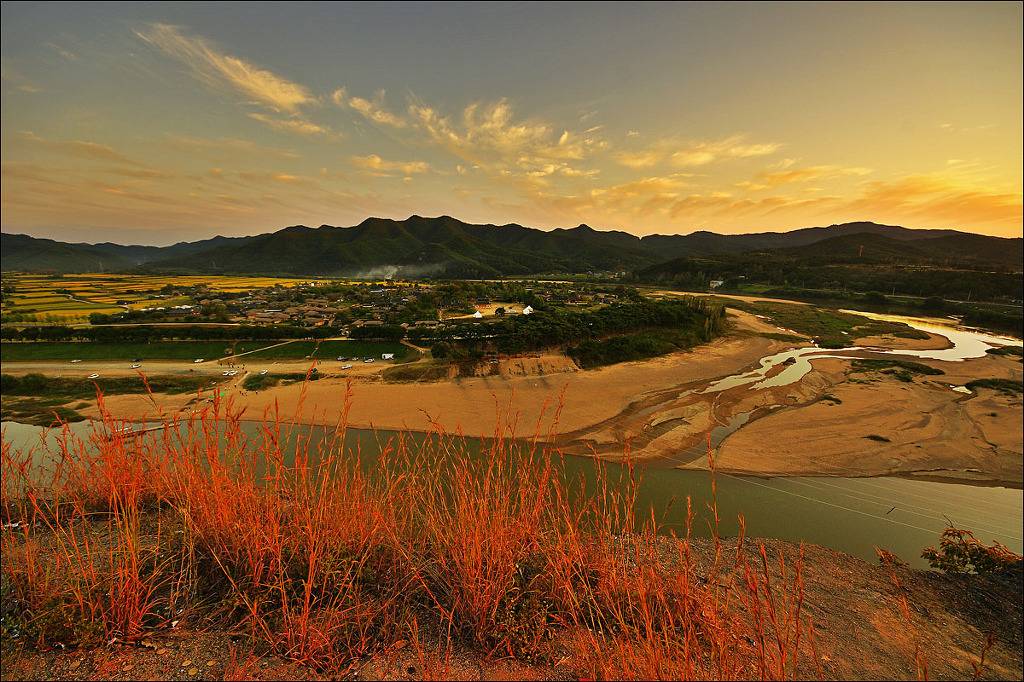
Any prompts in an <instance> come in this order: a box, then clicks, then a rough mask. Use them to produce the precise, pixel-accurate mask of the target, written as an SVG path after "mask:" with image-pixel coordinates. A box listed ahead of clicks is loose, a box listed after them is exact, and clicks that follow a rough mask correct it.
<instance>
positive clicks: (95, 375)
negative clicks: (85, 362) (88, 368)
mask: <svg viewBox="0 0 1024 682" xmlns="http://www.w3.org/2000/svg"><path fill="white" fill-rule="evenodd" d="M89 378H90V379H99V378H100V375H99V374H97V373H96V372H93V373H92V374H90V375H89Z"/></svg>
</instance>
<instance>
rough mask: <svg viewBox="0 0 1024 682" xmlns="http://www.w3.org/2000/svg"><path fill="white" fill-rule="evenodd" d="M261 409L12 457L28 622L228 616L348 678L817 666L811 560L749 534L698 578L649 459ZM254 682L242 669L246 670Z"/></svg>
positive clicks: (7, 476)
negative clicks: (359, 432)
mask: <svg viewBox="0 0 1024 682" xmlns="http://www.w3.org/2000/svg"><path fill="white" fill-rule="evenodd" d="M349 399H350V396H345V400H346V403H347V402H348V401H349ZM240 416H241V415H240V414H238V413H235V412H233V411H232V410H231V407H230V405H223V404H221V403H220V402H218V401H214V403H213V404H212V405H211V406H210V407H209V408H207V409H206V410H204V411H202V412H200V413H198V414H196V415H194V416H192V417H190V418H188V419H184V420H178V419H168V420H167V422H166V423H165V424H164V426H163V428H162V429H160V430H157V431H153V432H150V433H147V434H145V435H128V434H124V433H122V432H120V431H119V428H120V427H122V426H124V425H122V424H119V423H117V422H116V421H114V420H113V419H112V418H110V417H109V416H108V417H106V418H105V419H104V421H103V423H102V424H98V425H97V426H96V428H95V429H94V433H93V434H92V435H91V436H90V437H89V438H87V439H79V438H75V437H72V436H71V434H70V433H69V432H68V431H67V430H66V429H65V430H64V431H63V432H62V433H61V436H60V439H59V445H58V447H57V454H56V456H55V457H53V458H52V459H49V460H46V461H40V460H35V459H33V455H32V454H31V453H19V452H14V451H12V449H11V448H10V447H9V445H8V444H7V443H4V445H3V456H2V473H3V499H2V512H3V517H4V520H5V521H6V522H14V521H17V522H19V524H20V525H19V527H18V528H17V529H15V530H13V531H11V530H8V531H4V532H3V533H2V549H3V563H2V566H3V571H4V573H5V575H6V578H7V580H8V582H9V584H10V586H11V591H12V594H13V596H14V598H15V600H16V601H17V603H18V604H19V605H21V606H22V607H23V608H24V609H25V611H24V613H25V614H26V615H25V616H24V618H23V619H22V621H21V622H20V623H19V624H18V627H19V628H20V629H21V630H22V631H23V632H24V633H26V634H28V635H30V636H32V637H33V638H34V639H35V640H36V641H39V642H41V643H49V644H53V643H55V642H58V641H59V642H67V643H70V642H72V641H77V642H83V643H89V642H91V641H97V642H98V641H100V640H101V638H102V640H103V641H110V640H111V639H114V638H117V639H120V640H125V641H134V640H138V639H139V638H141V637H142V636H143V635H144V634H146V633H147V632H151V631H154V630H160V629H163V628H168V627H171V626H172V623H176V622H178V621H183V622H185V623H189V624H191V625H193V626H196V627H199V626H202V625H203V624H219V625H221V626H223V625H227V626H229V627H232V628H234V629H236V630H238V631H241V632H246V633H248V634H249V635H250V636H251V637H252V639H253V641H254V642H256V643H259V644H261V645H263V646H265V647H267V648H269V649H271V650H273V651H275V652H277V653H278V654H279V655H281V656H284V657H287V658H289V659H291V660H295V661H299V662H303V663H306V664H309V665H311V666H314V667H316V668H318V669H321V670H324V671H327V672H329V673H331V674H345V673H347V672H349V671H351V670H353V669H354V667H355V666H357V665H359V664H360V663H361V662H362V661H363V660H364V659H366V658H367V657H368V656H373V655H375V654H386V653H388V652H391V651H394V650H395V649H397V648H400V647H403V646H405V645H406V643H407V640H408V642H411V646H412V652H413V653H414V655H415V656H416V658H417V660H418V662H419V666H418V671H417V674H419V675H420V676H422V677H424V678H428V679H429V678H442V677H445V676H447V675H448V674H449V670H450V656H451V652H452V648H453V646H464V647H469V648H472V649H476V650H478V651H482V652H483V653H485V654H487V655H489V656H512V657H517V658H521V659H524V660H539V661H545V660H548V662H550V661H551V660H552V659H551V658H549V657H552V656H554V655H555V654H553V653H552V651H554V650H555V649H559V648H560V650H561V651H562V652H565V651H568V652H569V655H568V659H567V660H568V661H569V663H570V664H571V665H572V666H573V669H574V670H576V671H577V674H578V675H580V676H582V677H586V678H591V679H611V678H632V679H701V678H716V679H745V678H749V677H759V678H763V679H783V678H788V677H793V676H796V675H797V674H798V673H800V674H804V675H806V674H808V673H809V672H810V674H813V671H814V670H817V671H818V672H819V674H820V668H811V669H810V670H808V669H807V668H806V666H816V665H817V656H816V654H814V653H813V651H814V642H813V633H812V632H811V631H810V630H809V625H808V623H809V619H807V618H806V617H805V616H804V615H803V614H802V610H801V609H802V604H803V580H802V556H800V557H797V558H796V560H795V561H789V562H787V559H786V558H785V557H784V556H782V555H781V554H780V555H778V556H777V557H772V558H769V556H768V554H767V552H766V551H765V549H764V547H759V548H757V552H755V553H753V554H752V553H751V551H748V550H747V549H745V548H744V542H743V539H742V533H741V538H740V541H739V543H738V547H737V550H736V552H735V555H733V556H729V557H726V556H725V554H724V552H723V551H722V545H721V543H720V542H718V539H717V536H716V537H715V543H716V551H715V554H714V559H713V560H712V562H711V564H710V565H706V566H699V565H698V561H697V560H696V559H695V553H694V552H693V547H692V542H693V541H692V540H691V538H690V532H689V524H688V530H687V533H686V535H685V536H684V537H676V536H674V535H666V534H664V533H663V532H662V529H661V528H660V527H659V524H658V522H657V520H656V515H655V514H654V510H648V511H647V512H645V513H643V514H642V515H639V516H638V515H637V514H636V493H637V486H638V480H637V479H638V477H637V474H636V471H635V470H634V469H633V467H632V466H631V465H630V464H629V463H628V462H627V465H626V466H625V467H624V468H623V469H621V472H622V475H621V478H620V479H615V478H614V477H613V475H612V474H611V472H610V470H609V469H608V468H606V467H603V466H601V465H600V464H598V465H597V471H598V475H597V480H596V482H591V484H590V485H588V486H585V485H584V483H583V482H582V481H576V480H571V479H569V478H568V477H567V476H566V475H565V473H564V471H563V470H562V467H561V461H562V460H561V455H560V453H558V452H557V450H554V449H552V448H551V447H550V446H547V445H544V444H543V443H541V442H540V441H539V440H538V439H533V440H532V441H530V442H525V443H524V442H522V441H515V440H512V439H511V438H509V437H508V433H510V432H511V431H512V429H511V428H510V426H511V425H509V424H502V423H499V425H498V427H497V428H496V430H495V434H494V438H492V439H490V440H488V441H487V444H486V446H485V448H484V451H483V452H482V453H474V452H471V449H470V447H469V445H468V444H467V441H465V440H463V439H461V438H459V437H456V436H450V435H447V434H446V433H445V432H444V431H443V429H441V428H440V427H439V426H438V427H437V428H435V430H434V431H433V432H432V433H430V434H428V435H427V436H426V438H425V439H423V440H417V439H416V438H415V437H414V436H413V435H411V434H400V435H399V436H397V437H395V438H393V439H391V440H390V441H389V442H387V443H386V444H385V446H384V447H383V449H382V452H381V454H380V455H379V457H377V458H376V462H374V463H373V465H372V466H370V465H364V464H363V462H362V461H361V455H360V453H359V451H358V450H357V449H352V448H346V447H345V446H344V435H345V424H344V419H343V420H342V423H340V424H339V425H338V427H337V428H336V429H334V430H333V431H331V430H328V433H327V435H326V436H325V437H324V438H323V439H322V440H320V441H318V442H312V441H311V440H310V439H308V438H303V437H301V434H302V433H303V429H302V428H295V427H294V425H289V424H287V423H284V422H283V421H282V420H281V418H280V417H279V415H277V414H275V413H270V414H265V415H264V416H263V421H262V423H261V426H260V428H259V430H258V432H257V433H256V435H254V436H246V435H245V433H244V432H243V430H242V428H241V423H240ZM555 419H557V411H556V413H555ZM539 432H540V429H539V424H538V433H539ZM289 439H292V440H295V441H296V442H297V445H295V446H294V448H292V446H290V445H289V444H288V440H289ZM292 449H294V455H293V454H292ZM709 459H710V456H709ZM627 460H628V458H627ZM710 463H711V465H712V468H713V464H714V463H713V461H711V462H710ZM687 504H688V505H689V500H688V501H687ZM710 513H711V518H713V519H714V520H715V522H714V525H713V527H715V528H717V518H718V512H717V506H715V505H714V504H713V505H712V508H711V510H710ZM694 518H695V513H694V511H693V510H692V509H690V514H689V519H690V524H692V521H693V519H694ZM741 528H742V519H741ZM751 557H754V559H755V560H754V561H752V560H751ZM425 633H429V634H425ZM406 638H407V639H406ZM805 658H806V659H807V663H806V665H805ZM562 659H565V656H562ZM811 659H813V662H812V661H811ZM802 666H803V667H802ZM248 674H249V671H248V664H247V663H244V662H239V661H238V660H236V659H234V658H233V659H232V663H231V665H230V666H229V677H231V678H232V679H244V678H246V677H247V676H248Z"/></svg>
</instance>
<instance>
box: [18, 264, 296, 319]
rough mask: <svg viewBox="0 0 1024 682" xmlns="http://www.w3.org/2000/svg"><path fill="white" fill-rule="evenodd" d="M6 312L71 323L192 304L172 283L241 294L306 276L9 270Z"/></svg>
mask: <svg viewBox="0 0 1024 682" xmlns="http://www.w3.org/2000/svg"><path fill="white" fill-rule="evenodd" d="M2 281H3V288H4V291H5V296H4V299H3V306H2V313H3V319H4V321H5V322H33V323H53V324H72V323H77V322H85V321H87V320H88V319H89V315H90V314H91V313H105V314H112V313H117V312H121V311H124V310H130V309H138V308H146V307H155V306H171V305H181V304H186V303H191V302H192V301H191V299H190V298H189V297H187V296H167V295H164V294H162V293H161V289H163V287H165V286H167V285H169V284H170V285H174V286H179V287H180V286H186V287H188V286H195V285H205V286H207V287H209V288H210V289H213V290H214V291H224V292H232V293H235V292H242V291H250V290H252V289H259V288H263V287H270V286H274V285H276V284H280V285H281V286H286V287H287V286H296V285H298V284H302V283H303V282H305V281H308V280H303V279H285V278H279V277H231V276H216V275H209V276H168V275H119V274H102V273H91V274H82V275H63V276H51V275H38V274H21V273H4V274H3V278H2Z"/></svg>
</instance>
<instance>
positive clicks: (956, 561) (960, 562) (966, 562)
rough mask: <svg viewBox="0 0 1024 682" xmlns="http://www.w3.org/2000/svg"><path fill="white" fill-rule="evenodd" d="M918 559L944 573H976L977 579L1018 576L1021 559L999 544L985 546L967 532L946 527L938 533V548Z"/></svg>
mask: <svg viewBox="0 0 1024 682" xmlns="http://www.w3.org/2000/svg"><path fill="white" fill-rule="evenodd" d="M921 556H922V557H924V558H925V559H927V560H928V563H929V564H930V565H931V567H932V568H935V569H938V570H940V571H944V572H946V573H977V574H979V575H986V574H989V575H990V574H997V575H1009V574H1016V575H1018V576H1019V575H1020V574H1021V565H1022V564H1021V562H1022V560H1024V558H1022V557H1021V555H1020V554H1015V553H1013V552H1012V551H1010V550H1009V549H1008V548H1007V547H1005V546H1004V545H1002V544H1000V543H999V542H994V543H992V545H991V546H985V545H984V544H982V543H981V542H980V541H979V540H978V539H977V538H975V537H974V534H973V533H972V532H971V531H969V530H964V529H962V528H954V527H953V526H950V527H949V528H947V529H946V530H945V531H943V533H942V537H941V539H940V540H939V548H938V549H935V548H934V547H928V548H927V549H925V550H924V551H923V552H921Z"/></svg>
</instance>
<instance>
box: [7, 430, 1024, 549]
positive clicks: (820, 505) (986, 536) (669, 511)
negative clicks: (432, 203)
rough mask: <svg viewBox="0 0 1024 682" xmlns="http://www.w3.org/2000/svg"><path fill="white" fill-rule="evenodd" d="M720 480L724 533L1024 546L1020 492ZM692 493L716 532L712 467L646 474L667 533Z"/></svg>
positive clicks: (21, 435) (366, 444)
mask: <svg viewBox="0 0 1024 682" xmlns="http://www.w3.org/2000/svg"><path fill="white" fill-rule="evenodd" d="M243 427H244V431H245V432H246V433H247V434H248V435H250V436H255V435H256V434H257V432H258V429H259V427H258V425H257V424H254V423H246V424H244V425H243ZM2 428H3V439H4V441H5V442H7V443H10V444H11V446H12V447H13V448H14V449H22V448H26V447H33V448H35V449H36V452H38V453H39V455H40V456H43V453H44V452H45V451H46V450H47V449H50V450H53V449H54V448H55V443H56V434H55V433H53V432H49V433H47V432H46V431H45V430H44V429H42V428H41V427H36V426H28V425H25V424H17V423H14V422H4V423H3V426H2ZM70 428H71V429H72V431H73V432H75V433H77V434H79V435H82V436H87V434H88V433H89V431H90V430H91V429H92V428H94V425H93V424H92V423H90V422H80V423H77V424H72V425H71V426H70ZM296 428H297V429H299V430H300V432H301V433H300V434H298V435H296V434H293V436H292V437H291V438H290V439H287V440H286V442H288V443H294V442H296V441H299V440H306V439H308V441H309V442H311V443H319V442H327V441H329V440H330V438H329V437H330V431H328V430H327V429H326V428H325V427H320V426H300V427H296ZM396 437H397V434H396V433H395V432H392V431H370V430H365V429H349V430H348V431H347V432H346V434H345V441H344V446H343V447H345V449H346V452H349V453H355V452H359V457H360V460H361V461H362V462H363V464H364V466H368V467H372V466H373V464H374V462H375V461H376V457H377V455H378V454H379V453H380V452H381V451H382V450H383V449H384V448H386V447H387V444H388V442H389V441H390V440H391V439H393V438H396ZM406 437H407V438H408V437H410V436H408V435H406ZM411 438H412V439H413V441H414V442H415V441H417V440H421V439H423V438H425V436H423V435H422V434H412V436H411ZM465 440H466V446H467V449H468V450H469V451H470V452H475V453H479V451H480V449H481V447H482V446H483V445H484V441H482V440H481V439H475V438H467V439H465ZM289 447H294V445H292V446H289ZM286 450H287V448H286ZM314 450H315V448H314ZM290 451H291V452H294V450H290ZM555 456H556V457H559V459H560V462H559V466H560V467H561V469H562V471H563V472H564V475H565V476H567V477H570V478H571V479H572V480H578V479H582V480H586V481H589V482H592V481H593V480H594V479H595V478H596V473H597V469H596V467H597V465H596V464H595V463H594V462H593V461H591V460H590V459H587V458H582V457H574V456H564V457H561V456H558V455H555ZM603 466H605V467H607V471H608V475H609V478H610V479H611V480H617V478H618V476H620V475H621V476H626V472H625V471H624V470H623V469H622V467H620V466H619V465H616V464H611V463H606V464H603ZM641 469H642V468H641ZM716 483H717V504H718V511H719V517H720V518H721V524H720V526H719V532H720V533H721V534H722V535H724V536H731V535H735V534H736V533H737V532H738V527H739V526H738V521H737V518H738V515H739V514H742V515H743V517H744V519H745V522H746V532H747V535H748V536H749V537H772V538H780V539H784V540H791V541H794V542H801V541H803V542H809V543H813V544H818V545H823V546H826V547H831V548H833V549H836V550H839V551H843V552H846V553H848V554H852V555H854V556H858V557H861V558H863V559H865V560H867V561H874V560H875V547H876V546H880V547H883V548H885V549H888V550H890V551H892V552H895V553H896V554H897V555H898V556H900V557H902V558H903V559H904V560H906V561H908V562H909V563H911V564H912V565H915V566H919V567H924V566H925V563H924V561H923V560H921V559H920V552H921V549H923V548H924V547H927V546H929V545H934V544H935V543H936V541H937V539H938V536H939V534H940V533H941V532H942V530H943V529H944V528H945V527H946V525H947V520H946V519H947V518H948V519H950V520H951V521H953V522H954V523H955V524H957V525H960V526H962V527H966V528H969V529H971V530H973V531H974V532H975V533H976V534H977V536H978V538H979V539H981V540H983V541H985V542H991V541H992V540H999V541H1000V542H1002V543H1003V544H1005V545H1007V546H1008V547H1010V548H1011V549H1013V550H1014V551H1017V552H1020V551H1022V548H1024V547H1022V546H1024V540H1022V537H1021V536H1022V534H1021V518H1022V514H1024V497H1022V491H1020V490H1014V489H1009V488H1001V487H981V486H972V485H962V484H955V483H936V482H931V481H921V480H909V479H904V478H866V479H856V478H832V477H823V476H822V477H788V478H757V477H752V476H734V475H728V474H721V473H719V474H717V478H716ZM687 497H689V498H690V499H691V502H692V506H693V509H694V510H695V512H696V513H697V517H696V522H695V524H694V534H695V535H698V536H707V535H709V528H710V526H709V522H710V519H711V515H710V513H709V505H710V503H711V501H712V497H711V477H710V474H709V473H708V472H706V471H691V470H682V469H668V468H654V467H651V468H647V469H646V470H643V469H642V470H641V476H640V485H639V494H638V499H637V509H636V511H637V513H638V514H641V515H643V516H646V515H647V514H648V513H649V510H651V509H653V510H654V511H655V513H656V515H657V517H658V518H659V519H661V520H662V521H663V523H664V530H665V532H670V531H674V532H676V533H680V534H682V533H684V532H685V523H686V498H687Z"/></svg>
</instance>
